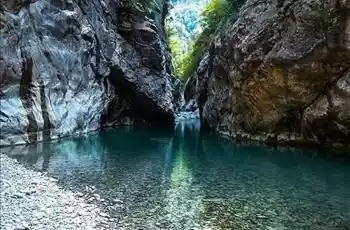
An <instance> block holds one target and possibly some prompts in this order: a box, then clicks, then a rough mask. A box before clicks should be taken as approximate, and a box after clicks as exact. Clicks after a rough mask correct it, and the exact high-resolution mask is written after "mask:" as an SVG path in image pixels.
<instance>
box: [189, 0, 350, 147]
mask: <svg viewBox="0 0 350 230" xmlns="http://www.w3.org/2000/svg"><path fill="white" fill-rule="evenodd" d="M194 79H196V94H197V101H198V105H199V107H200V112H201V118H202V124H203V125H207V126H208V127H209V128H210V129H213V130H215V131H218V132H221V133H223V134H226V135H230V136H232V137H234V138H237V139H248V140H249V139H250V140H257V141H264V142H270V143H277V142H278V143H286V144H287V143H288V144H332V145H334V146H340V147H344V146H345V147H346V146H348V147H350V146H349V144H350V1H349V0H267V1H261V0H248V1H246V3H245V5H244V6H243V7H242V8H241V10H240V13H239V16H238V20H236V21H235V22H234V23H232V22H230V21H229V22H227V24H226V25H225V26H224V28H223V29H221V30H220V31H219V33H218V35H217V36H216V37H215V38H214V40H213V42H212V43H211V45H210V47H209V48H208V52H206V54H205V55H204V57H203V58H202V61H201V63H200V65H199V66H198V68H197V73H196V74H195V76H194Z"/></svg>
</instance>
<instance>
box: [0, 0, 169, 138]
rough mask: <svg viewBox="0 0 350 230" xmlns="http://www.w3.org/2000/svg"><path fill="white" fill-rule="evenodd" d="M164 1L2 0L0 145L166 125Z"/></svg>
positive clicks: (166, 68) (0, 4)
mask: <svg viewBox="0 0 350 230" xmlns="http://www.w3.org/2000/svg"><path fill="white" fill-rule="evenodd" d="M166 11H167V9H166V4H165V1H163V0H154V1H149V2H148V1H142V0H134V1H130V0H97V1H89V0H37V1H35V0H1V1H0V31H1V38H0V77H1V78H0V108H1V110H0V127H1V131H0V145H9V144H24V143H30V142H35V141H41V140H44V139H50V138H57V137H62V136H66V135H71V134H73V133H79V132H87V131H90V130H95V129H98V128H100V127H101V126H103V125H117V124H130V123H133V122H137V121H145V122H147V123H153V124H162V125H171V124H172V123H173V121H174V106H173V87H172V84H173V83H172V82H173V74H172V68H171V66H170V63H171V62H170V55H169V52H168V47H167V43H166V41H165V36H164V25H163V23H164V17H165V14H166Z"/></svg>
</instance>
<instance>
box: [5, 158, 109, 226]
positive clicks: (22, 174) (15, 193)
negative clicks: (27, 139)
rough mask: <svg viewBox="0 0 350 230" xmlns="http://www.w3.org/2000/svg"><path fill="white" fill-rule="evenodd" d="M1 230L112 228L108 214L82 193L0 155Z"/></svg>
mask: <svg viewBox="0 0 350 230" xmlns="http://www.w3.org/2000/svg"><path fill="white" fill-rule="evenodd" d="M0 162H1V199H0V200H1V212H0V219H1V229H31V230H32V229H46V230H50V229H65V230H68V229H108V227H107V226H108V223H109V222H111V220H110V219H109V216H108V214H106V213H104V212H103V211H102V210H100V209H99V207H97V205H96V204H93V203H90V202H89V201H88V200H86V199H85V197H83V194H81V193H74V192H72V191H69V190H66V189H64V188H62V187H61V186H59V185H57V183H56V180H55V179H53V178H49V177H48V176H47V175H45V174H44V173H41V172H35V171H32V170H28V169H26V168H25V167H24V166H23V165H21V164H19V163H18V162H17V161H16V160H13V159H11V158H9V157H8V156H6V155H4V154H0Z"/></svg>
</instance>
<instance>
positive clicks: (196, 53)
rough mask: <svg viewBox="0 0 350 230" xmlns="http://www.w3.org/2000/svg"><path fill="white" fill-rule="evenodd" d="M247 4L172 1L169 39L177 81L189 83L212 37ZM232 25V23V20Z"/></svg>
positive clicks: (236, 0) (229, 0)
mask: <svg viewBox="0 0 350 230" xmlns="http://www.w3.org/2000/svg"><path fill="white" fill-rule="evenodd" d="M244 2H245V0H169V3H168V4H169V12H168V15H167V17H166V20H165V29H166V36H167V39H168V43H169V47H170V51H171V54H172V64H173V68H174V74H175V76H176V78H178V79H180V80H182V81H184V82H185V81H187V80H188V79H189V78H190V77H191V75H192V74H193V73H194V72H195V70H196V67H197V66H198V64H199V62H200V59H201V57H202V56H203V54H204V53H205V51H206V50H207V49H208V47H209V44H210V42H211V40H212V39H213V37H214V36H215V35H217V34H218V33H219V32H220V30H221V29H222V28H223V25H224V24H225V22H227V20H228V19H229V18H230V19H232V17H237V15H238V11H239V8H240V6H241V5H242V4H243V3H244ZM230 21H232V20H230Z"/></svg>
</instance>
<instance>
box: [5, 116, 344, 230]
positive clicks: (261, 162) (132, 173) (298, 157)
mask: <svg viewBox="0 0 350 230" xmlns="http://www.w3.org/2000/svg"><path fill="white" fill-rule="evenodd" d="M6 152H8V154H9V155H10V156H11V157H14V158H16V159H18V160H19V161H20V162H22V163H23V164H25V165H26V166H27V167H31V168H34V169H36V170H39V171H46V172H47V173H48V174H49V175H50V176H52V177H55V178H57V179H58V183H59V184H61V185H62V186H64V187H66V188H68V189H71V190H74V191H76V192H83V193H85V192H87V191H89V192H91V193H93V194H95V195H96V194H98V196H97V197H98V200H95V201H94V202H97V203H98V205H99V206H100V207H101V209H103V210H104V211H105V212H107V213H109V215H110V216H112V217H114V218H115V221H113V223H109V226H112V227H111V229H150V230H153V229H181V230H182V229H184V230H185V229H213V230H214V229H215V230H216V229H218V230H219V229H237V230H241V229H269V230H272V229H315V230H316V229H317V230H318V229H325V230H326V229H327V230H331V229H350V161H349V159H346V158H339V157H335V156H334V155H333V154H330V153H328V154H319V153H317V154H316V153H315V152H313V151H308V150H307V151H306V150H288V149H276V148H271V147H264V146H257V145H245V146H243V145H238V144H234V143H232V142H229V141H226V140H223V139H220V138H218V137H215V136H214V135H203V134H202V135H201V134H200V132H199V124H198V122H187V123H186V122H183V123H180V124H179V125H178V126H177V127H176V129H175V131H164V130H157V129H154V128H153V129H151V128H126V129H119V130H109V131H103V132H101V133H94V134H89V135H87V136H82V137H76V138H70V139H62V140H60V141H56V142H46V143H39V144H36V145H30V146H18V147H11V148H7V149H6ZM92 190H93V191H92Z"/></svg>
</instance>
